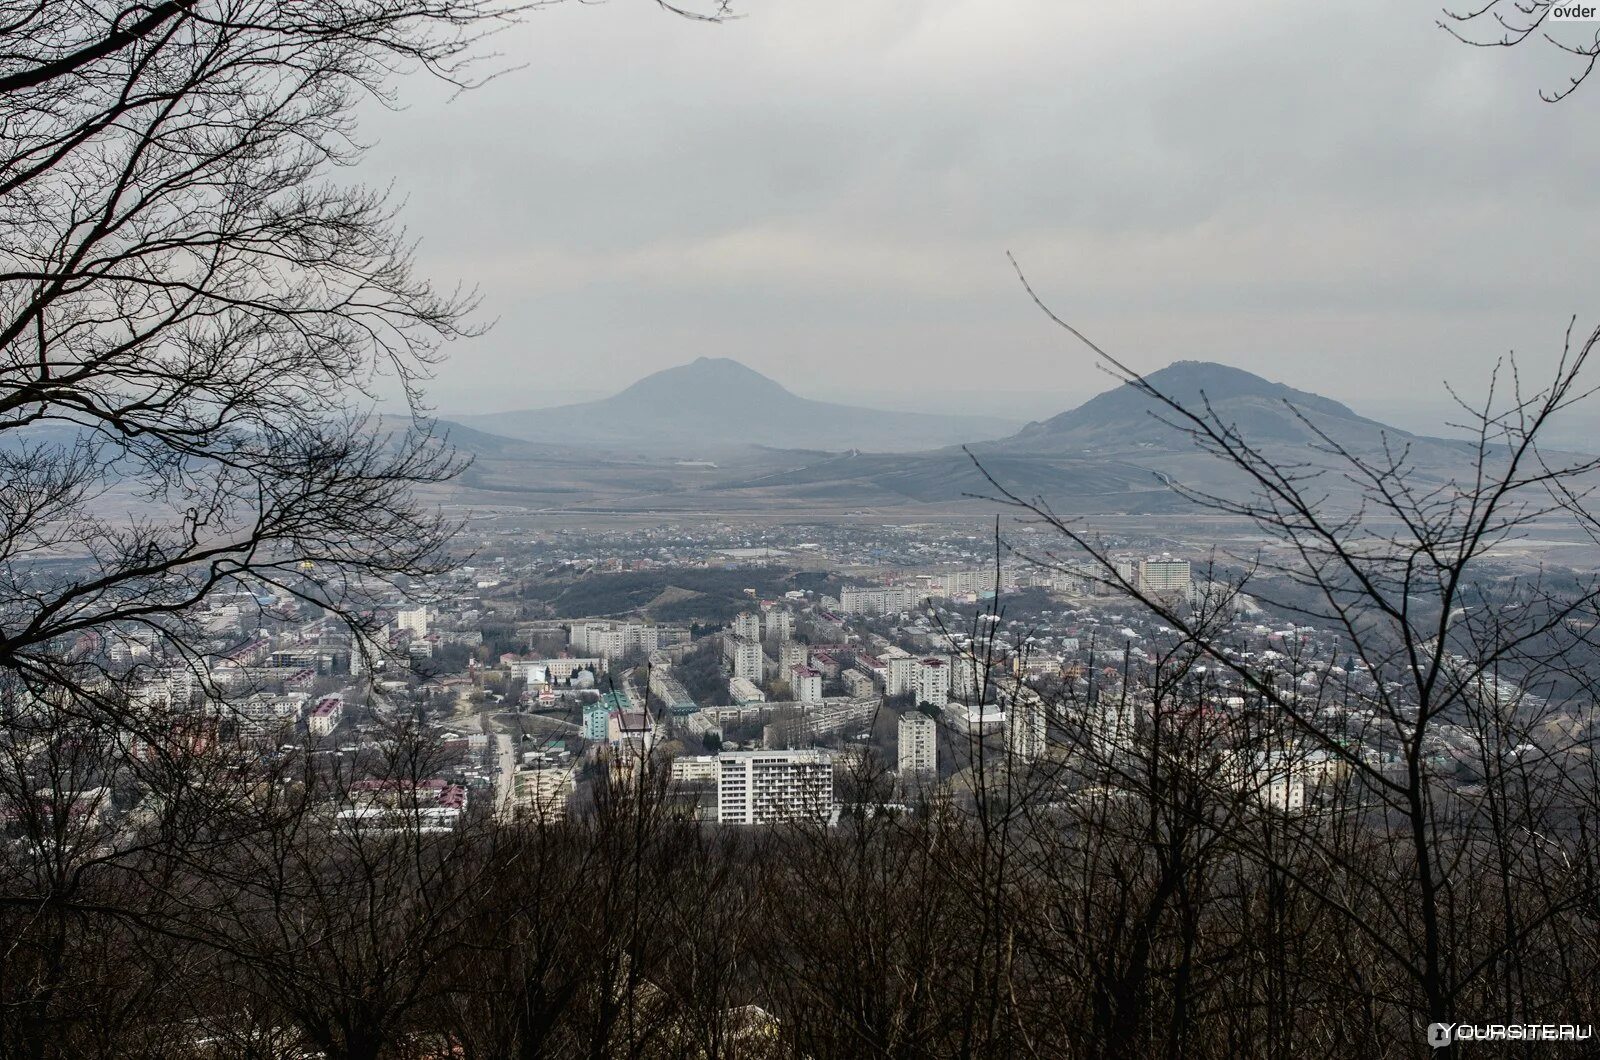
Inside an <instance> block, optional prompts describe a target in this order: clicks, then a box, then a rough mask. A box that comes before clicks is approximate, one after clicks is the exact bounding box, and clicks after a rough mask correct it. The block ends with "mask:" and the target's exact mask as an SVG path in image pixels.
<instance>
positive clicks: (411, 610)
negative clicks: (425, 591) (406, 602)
mask: <svg viewBox="0 0 1600 1060" xmlns="http://www.w3.org/2000/svg"><path fill="white" fill-rule="evenodd" d="M394 624H395V627H396V628H397V629H404V630H409V631H410V633H411V635H412V636H413V637H426V636H427V635H428V609H427V608H426V607H402V608H401V609H400V610H399V611H396V612H395V616H394Z"/></svg>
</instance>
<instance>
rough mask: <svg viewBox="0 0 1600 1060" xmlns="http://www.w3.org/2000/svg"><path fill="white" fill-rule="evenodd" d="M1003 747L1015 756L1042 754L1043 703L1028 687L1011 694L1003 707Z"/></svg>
mask: <svg viewBox="0 0 1600 1060" xmlns="http://www.w3.org/2000/svg"><path fill="white" fill-rule="evenodd" d="M1005 726H1006V748H1007V750H1009V751H1010V752H1011V754H1012V755H1013V756H1014V757H1016V758H1021V759H1025V760H1027V761H1030V762H1031V761H1034V760H1036V759H1039V758H1042V757H1044V749H1045V741H1046V738H1047V736H1048V733H1049V713H1048V711H1047V709H1046V707H1045V702H1044V700H1043V699H1042V698H1040V697H1039V695H1038V694H1037V693H1035V692H1033V691H1032V690H1031V689H1023V690H1021V693H1020V694H1018V695H1015V696H1012V697H1011V702H1010V704H1009V705H1008V707H1007V710H1006V721H1005Z"/></svg>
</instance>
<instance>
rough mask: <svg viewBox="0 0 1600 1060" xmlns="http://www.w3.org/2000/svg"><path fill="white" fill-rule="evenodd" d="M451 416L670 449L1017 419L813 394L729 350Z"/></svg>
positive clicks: (879, 447)
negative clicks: (579, 390) (517, 404)
mask: <svg viewBox="0 0 1600 1060" xmlns="http://www.w3.org/2000/svg"><path fill="white" fill-rule="evenodd" d="M452 418H453V419H456V420H458V421H460V422H462V423H465V424H467V425H468V426H471V427H474V428H477V429H479V430H484V431H490V432H493V433H495V434H501V435H505V436H507V437H511V438H521V439H524V440H526V441H534V442H543V443H556V444H564V445H589V446H598V447H602V448H616V449H630V450H637V451H653V452H658V453H661V454H663V455H666V454H671V453H677V454H685V453H696V452H708V451H716V450H721V449H728V448H738V447H748V446H766V447H770V448H779V449H826V450H830V451H839V450H845V449H852V448H855V449H869V450H876V451H880V452H904V451H907V450H917V449H928V448H932V447H936V446H941V445H950V444H953V443H956V442H961V441H965V440H967V439H970V438H982V437H986V436H987V437H994V436H996V435H998V434H1003V433H1005V432H1006V431H1009V430H1013V429H1015V427H1016V423H1017V421H1016V420H1012V421H1010V422H1007V421H1005V420H1003V419H996V418H992V417H984V416H942V415H932V414H925V413H916V412H889V411H884V410H880V409H872V408H865V407H858V406H853V405H840V404H834V403H832V402H827V401H813V400H811V399H810V398H803V397H800V396H799V395H797V394H794V393H792V392H791V391H789V390H787V389H786V388H784V386H783V385H782V384H780V383H778V382H776V381H775V380H773V379H770V378H768V377H767V376H764V375H762V374H761V373H760V372H757V371H755V370H754V369H752V368H749V367H747V366H745V365H743V364H741V363H739V362H738V361H735V360H732V359H731V358H727V357H701V358H698V359H697V360H695V361H693V362H691V363H689V364H683V365H678V366H677V367H675V368H667V369H665V370H663V371H660V372H656V373H654V374H652V375H649V376H646V377H645V378H643V379H640V380H639V381H638V382H636V383H634V384H632V385H631V386H629V387H627V388H626V389H624V390H622V391H621V392H620V393H617V394H615V395H613V396H611V397H608V398H605V399H603V400H600V401H586V402H583V403H581V404H575V405H561V406H557V407H555V408H547V409H532V410H527V411H521V412H496V413H489V414H486V415H477V416H455V417H452Z"/></svg>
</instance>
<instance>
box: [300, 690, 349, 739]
mask: <svg viewBox="0 0 1600 1060" xmlns="http://www.w3.org/2000/svg"><path fill="white" fill-rule="evenodd" d="M343 717H344V697H343V696H340V695H337V694H336V695H331V696H323V697H322V698H321V699H319V700H318V701H317V705H316V706H314V707H312V708H311V714H310V716H309V717H308V718H307V719H306V726H307V728H309V729H310V730H311V735H313V736H331V735H333V730H334V729H337V728H338V727H339V721H340V719H341V718H343Z"/></svg>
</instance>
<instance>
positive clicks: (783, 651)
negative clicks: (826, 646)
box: [778, 640, 811, 674]
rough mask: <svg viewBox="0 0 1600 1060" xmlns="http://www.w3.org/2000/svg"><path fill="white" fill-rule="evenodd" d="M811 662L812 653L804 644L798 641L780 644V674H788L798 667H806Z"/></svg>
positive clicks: (787, 641)
mask: <svg viewBox="0 0 1600 1060" xmlns="http://www.w3.org/2000/svg"><path fill="white" fill-rule="evenodd" d="M810 661H811V654H810V651H809V650H808V649H807V647H806V646H805V645H804V644H801V643H800V642H799V641H797V640H786V641H781V642H780V643H779V644H778V672H779V673H781V674H786V673H788V672H789V671H790V670H792V669H794V668H795V667H796V666H805V665H806V664H807V663H809V662H810Z"/></svg>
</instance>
